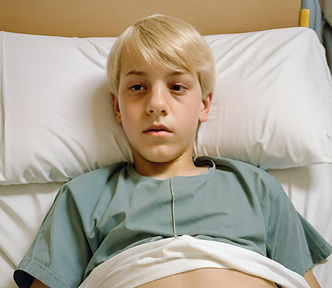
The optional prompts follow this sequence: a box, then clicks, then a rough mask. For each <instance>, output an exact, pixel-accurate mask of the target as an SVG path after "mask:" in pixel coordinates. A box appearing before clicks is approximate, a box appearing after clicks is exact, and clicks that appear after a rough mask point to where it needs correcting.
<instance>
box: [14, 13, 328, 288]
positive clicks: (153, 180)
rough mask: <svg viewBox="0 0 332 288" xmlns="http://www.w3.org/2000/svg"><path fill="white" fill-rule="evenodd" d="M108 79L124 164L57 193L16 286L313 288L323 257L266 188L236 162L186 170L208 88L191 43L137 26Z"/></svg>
mask: <svg viewBox="0 0 332 288" xmlns="http://www.w3.org/2000/svg"><path fill="white" fill-rule="evenodd" d="M107 72H108V81H109V87H110V91H111V98H112V101H113V107H114V113H115V117H116V120H117V122H118V123H119V124H121V125H122V126H123V128H124V131H125V133H126V136H127V138H128V140H129V143H130V146H131V149H132V152H133V155H134V164H130V163H118V164H115V165H111V166H108V167H105V168H101V169H99V170H97V171H93V172H90V173H87V174H85V175H82V176H80V177H78V178H76V179H74V180H72V181H70V182H69V183H68V184H66V185H64V186H63V187H62V189H61V190H60V192H59V194H58V195H57V197H56V200H55V202H54V204H53V206H52V208H51V210H50V211H49V213H48V215H47V216H46V218H45V220H44V222H43V224H42V227H41V229H40V231H39V233H38V235H37V237H36V239H35V241H34V243H33V245H32V247H31V248H30V250H29V252H28V254H27V255H26V256H25V258H24V259H23V260H22V262H21V263H20V265H19V267H18V268H17V270H16V271H15V274H14V278H15V281H16V282H17V283H18V285H19V286H20V287H30V285H31V283H32V282H33V284H32V287H78V286H79V285H80V284H81V283H82V282H83V281H84V283H83V284H82V286H81V287H82V288H83V287H136V286H140V287H145V288H148V287H203V285H204V286H208V287H277V286H276V285H277V284H276V283H278V284H279V285H282V286H284V287H308V286H306V283H305V281H304V279H303V278H302V277H301V276H300V275H304V278H305V279H306V280H307V282H308V283H309V285H310V287H319V284H318V283H317V281H316V279H315V277H314V276H313V274H312V272H311V270H310V268H311V267H312V266H313V264H315V263H317V262H320V261H322V260H324V259H325V258H327V257H328V255H329V254H330V253H331V251H332V248H331V246H330V245H329V244H328V243H326V242H325V241H324V239H322V238H321V236H320V235H319V234H318V233H317V232H316V231H315V230H314V229H313V228H312V227H311V226H310V225H309V224H308V223H307V222H306V221H305V220H304V219H303V218H302V217H301V216H300V215H298V214H297V212H296V211H295V209H294V208H293V206H292V205H291V203H290V201H289V200H288V198H287V196H286V195H285V193H284V192H283V191H282V189H281V186H280V185H279V184H278V183H277V182H276V180H275V179H274V178H272V177H271V176H269V175H268V174H266V173H265V172H263V171H261V170H259V169H257V168H255V167H252V166H250V165H248V164H245V163H241V162H238V161H233V160H228V159H217V158H211V157H200V158H198V159H195V160H193V157H192V151H193V145H194V140H195V135H196V131H197V128H198V124H199V123H200V122H204V121H206V120H207V118H208V114H209V109H210V103H211V99H212V91H213V86H214V77H215V76H214V62H213V56H212V53H211V50H210V48H209V46H208V45H207V43H206V42H205V41H204V40H203V38H202V37H201V36H200V35H199V33H198V32H197V31H196V30H195V29H194V28H193V27H192V26H190V25H189V24H187V23H184V22H182V21H180V20H178V19H175V18H171V17H167V16H162V15H156V16H151V17H148V18H145V19H142V20H141V21H138V22H137V23H135V24H134V25H132V26H131V27H129V28H128V29H127V30H126V31H125V32H124V33H123V34H122V35H121V36H120V37H119V38H118V40H117V42H116V43H115V44H114V46H113V48H112V50H111V52H110V55H109V59H108V63H107ZM227 253H228V254H229V255H228V256H227ZM270 258H271V259H272V260H273V261H272V260H270ZM248 259H250V261H249V262H248ZM277 262H279V263H280V264H282V265H280V264H279V263H277ZM156 267H157V268H156ZM257 267H263V268H262V270H264V271H263V272H260V271H259V270H260V269H257ZM290 270H292V271H294V272H296V273H294V272H292V271H290ZM267 271H270V273H269V274H268V273H267ZM275 271H278V272H277V273H275ZM244 272H245V273H244ZM267 274H268V275H267ZM289 277H290V278H289ZM291 282H292V283H293V284H289V285H290V286H287V285H288V283H291ZM294 283H295V284H294ZM291 285H293V286H291ZM301 285H302V286H301Z"/></svg>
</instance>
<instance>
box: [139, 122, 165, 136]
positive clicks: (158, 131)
mask: <svg viewBox="0 0 332 288" xmlns="http://www.w3.org/2000/svg"><path fill="white" fill-rule="evenodd" d="M143 133H144V134H146V135H150V136H155V137H165V136H167V135H169V134H170V133H171V131H170V129H168V128H167V127H166V126H164V125H162V124H154V125H151V126H149V127H148V128H147V129H146V130H144V131H143Z"/></svg>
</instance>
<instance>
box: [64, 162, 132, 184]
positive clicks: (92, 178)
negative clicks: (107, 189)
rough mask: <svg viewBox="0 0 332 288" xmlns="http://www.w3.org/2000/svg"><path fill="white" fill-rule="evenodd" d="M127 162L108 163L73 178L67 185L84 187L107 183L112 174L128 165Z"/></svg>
mask: <svg viewBox="0 0 332 288" xmlns="http://www.w3.org/2000/svg"><path fill="white" fill-rule="evenodd" d="M127 164H128V163H127V162H119V163H115V164H112V165H108V166H105V167H102V168H99V169H96V170H93V171H90V172H87V173H84V174H82V175H80V176H77V177H75V178H73V179H71V180H70V181H69V182H68V183H66V186H67V187H69V188H84V187H87V186H90V185H105V183H107V182H108V181H109V180H110V179H111V178H112V176H114V175H115V174H116V173H118V172H119V171H121V170H122V169H123V168H124V167H126V166H127Z"/></svg>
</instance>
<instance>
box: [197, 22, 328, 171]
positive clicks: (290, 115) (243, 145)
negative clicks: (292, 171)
mask: <svg viewBox="0 0 332 288" xmlns="http://www.w3.org/2000/svg"><path fill="white" fill-rule="evenodd" d="M206 39H207V41H208V42H209V44H210V46H211V47H212V50H213V52H214V54H215V58H216V65H217V67H216V70H217V81H216V83H217V84H216V87H215V93H214V97H213V101H212V109H211V113H210V115H209V121H208V122H207V123H203V124H202V125H201V127H200V130H199V131H198V136H197V142H196V143H195V144H196V145H195V154H196V155H213V156H222V157H226V158H233V159H237V160H241V161H244V162H248V163H251V164H253V165H255V166H259V167H260V168H262V169H269V168H271V169H280V168H289V167H299V166H306V165H310V164H318V163H331V162H332V84H331V83H332V82H331V74H330V71H329V69H328V66H327V63H326V60H325V50H324V48H323V46H322V45H321V44H320V42H319V40H318V37H317V35H316V33H315V32H314V31H313V30H311V29H307V28H288V29H277V30H270V31H262V32H255V33H245V34H235V35H222V36H220V35H216V36H208V37H206Z"/></svg>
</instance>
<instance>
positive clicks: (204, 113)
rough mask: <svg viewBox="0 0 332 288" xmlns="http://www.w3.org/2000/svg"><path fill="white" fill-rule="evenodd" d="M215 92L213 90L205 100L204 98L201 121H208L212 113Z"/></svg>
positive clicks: (200, 114) (200, 115)
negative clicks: (211, 107)
mask: <svg viewBox="0 0 332 288" xmlns="http://www.w3.org/2000/svg"><path fill="white" fill-rule="evenodd" d="M212 96H213V92H211V93H210V94H209V95H208V97H206V99H205V100H202V108H201V111H200V113H199V118H198V120H199V122H206V121H207V119H208V116H209V113H210V106H211V100H212Z"/></svg>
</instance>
